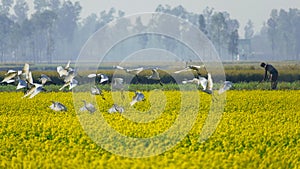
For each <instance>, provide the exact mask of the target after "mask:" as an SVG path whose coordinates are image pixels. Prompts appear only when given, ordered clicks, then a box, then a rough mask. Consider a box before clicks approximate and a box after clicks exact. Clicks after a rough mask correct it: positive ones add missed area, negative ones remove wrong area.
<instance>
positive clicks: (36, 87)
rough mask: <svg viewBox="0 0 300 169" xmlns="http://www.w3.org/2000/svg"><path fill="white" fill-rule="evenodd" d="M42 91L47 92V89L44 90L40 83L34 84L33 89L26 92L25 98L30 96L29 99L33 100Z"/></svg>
mask: <svg viewBox="0 0 300 169" xmlns="http://www.w3.org/2000/svg"><path fill="white" fill-rule="evenodd" d="M41 91H45V89H44V88H43V85H42V84H38V83H33V85H32V86H31V88H30V89H28V90H27V91H26V93H25V95H24V96H23V98H24V97H27V96H29V98H30V99H31V98H33V97H34V96H36V95H37V94H39V93H40V92H41Z"/></svg>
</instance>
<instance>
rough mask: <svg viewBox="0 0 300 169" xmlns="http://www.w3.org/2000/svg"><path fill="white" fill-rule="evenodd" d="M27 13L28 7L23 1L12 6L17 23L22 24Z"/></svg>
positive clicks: (20, 0) (19, 0) (18, 1)
mask: <svg viewBox="0 0 300 169" xmlns="http://www.w3.org/2000/svg"><path fill="white" fill-rule="evenodd" d="M28 11H29V6H28V4H27V3H26V1H25V0H17V1H16V4H15V6H14V12H15V14H16V19H17V23H19V24H22V22H23V21H24V20H25V19H27V15H28Z"/></svg>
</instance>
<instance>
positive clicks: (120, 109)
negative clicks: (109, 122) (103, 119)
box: [108, 104, 124, 113]
mask: <svg viewBox="0 0 300 169" xmlns="http://www.w3.org/2000/svg"><path fill="white" fill-rule="evenodd" d="M116 112H119V113H123V112H124V108H123V107H121V106H118V105H117V104H113V106H112V107H111V108H110V109H108V113H116Z"/></svg>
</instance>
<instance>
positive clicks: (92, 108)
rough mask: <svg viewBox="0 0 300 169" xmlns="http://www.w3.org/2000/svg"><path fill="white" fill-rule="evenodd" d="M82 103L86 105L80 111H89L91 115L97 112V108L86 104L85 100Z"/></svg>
mask: <svg viewBox="0 0 300 169" xmlns="http://www.w3.org/2000/svg"><path fill="white" fill-rule="evenodd" d="M82 102H83V103H84V105H83V107H81V108H80V109H79V110H80V111H89V112H90V113H94V112H95V111H96V108H95V106H94V105H93V104H92V103H86V101H85V100H82Z"/></svg>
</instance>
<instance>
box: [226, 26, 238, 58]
mask: <svg viewBox="0 0 300 169" xmlns="http://www.w3.org/2000/svg"><path fill="white" fill-rule="evenodd" d="M238 39H239V33H238V30H237V29H236V30H235V31H233V32H232V33H231V34H230V38H229V45H228V52H229V53H230V54H231V56H232V60H234V57H235V56H236V55H237V54H238Z"/></svg>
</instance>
